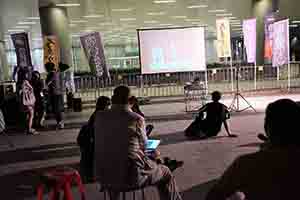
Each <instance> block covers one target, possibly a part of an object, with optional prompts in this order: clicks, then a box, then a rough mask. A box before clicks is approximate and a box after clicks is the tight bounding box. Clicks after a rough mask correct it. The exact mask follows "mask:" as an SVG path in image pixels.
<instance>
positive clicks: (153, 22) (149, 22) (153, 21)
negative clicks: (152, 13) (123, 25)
mask: <svg viewBox="0 0 300 200" xmlns="http://www.w3.org/2000/svg"><path fill="white" fill-rule="evenodd" d="M144 23H145V24H155V23H158V21H155V20H150V21H144Z"/></svg>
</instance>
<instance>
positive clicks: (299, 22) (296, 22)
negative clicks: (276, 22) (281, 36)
mask: <svg viewBox="0 0 300 200" xmlns="http://www.w3.org/2000/svg"><path fill="white" fill-rule="evenodd" d="M292 23H293V24H300V21H299V20H295V21H292Z"/></svg>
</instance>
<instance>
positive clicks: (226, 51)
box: [216, 19, 231, 58]
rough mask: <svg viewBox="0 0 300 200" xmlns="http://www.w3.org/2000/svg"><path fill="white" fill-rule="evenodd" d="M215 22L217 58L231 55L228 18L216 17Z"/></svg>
mask: <svg viewBox="0 0 300 200" xmlns="http://www.w3.org/2000/svg"><path fill="white" fill-rule="evenodd" d="M216 24H217V41H218V45H217V52H218V57H219V58H226V57H227V58H228V57H231V42H230V41H231V40H230V22H229V20H228V19H218V20H217V21H216Z"/></svg>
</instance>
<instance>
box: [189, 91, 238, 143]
mask: <svg viewBox="0 0 300 200" xmlns="http://www.w3.org/2000/svg"><path fill="white" fill-rule="evenodd" d="M221 96H222V95H221V93H220V92H218V91H215V92H213V93H212V102H211V103H208V104H206V105H204V106H203V107H202V108H200V110H199V117H197V118H196V120H195V121H194V122H193V123H192V124H191V125H190V126H189V127H188V128H187V129H186V130H185V134H186V136H187V137H195V138H200V139H204V138H209V137H213V136H217V135H218V133H219V132H220V131H221V128H222V124H224V127H225V130H226V132H227V134H228V136H229V137H237V136H236V135H233V134H231V133H230V131H229V127H228V124H227V119H229V111H228V110H227V107H226V106H225V105H224V104H222V103H220V102H219V101H220V99H221ZM205 114H206V116H205ZM204 116H205V117H204Z"/></svg>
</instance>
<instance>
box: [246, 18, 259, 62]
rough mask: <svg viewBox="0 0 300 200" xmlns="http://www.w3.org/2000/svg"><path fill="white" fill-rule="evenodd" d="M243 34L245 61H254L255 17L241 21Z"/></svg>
mask: <svg viewBox="0 0 300 200" xmlns="http://www.w3.org/2000/svg"><path fill="white" fill-rule="evenodd" d="M243 34H244V45H245V47H246V53H247V62H248V63H256V19H248V20H244V21H243Z"/></svg>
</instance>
